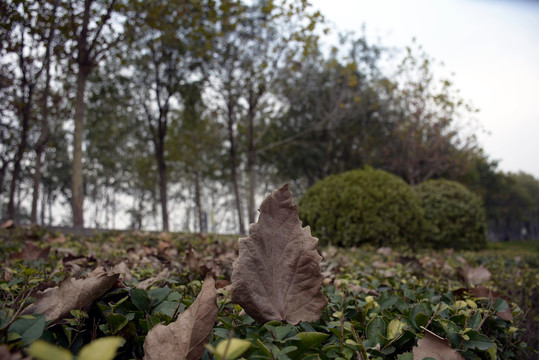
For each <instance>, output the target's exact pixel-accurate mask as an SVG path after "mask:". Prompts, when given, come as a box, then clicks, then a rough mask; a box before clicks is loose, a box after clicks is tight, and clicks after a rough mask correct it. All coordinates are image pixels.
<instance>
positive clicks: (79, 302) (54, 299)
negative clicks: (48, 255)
mask: <svg viewBox="0 0 539 360" xmlns="http://www.w3.org/2000/svg"><path fill="white" fill-rule="evenodd" d="M118 277H119V274H107V273H106V272H105V271H104V270H103V268H97V269H95V270H94V271H93V272H92V273H90V274H89V275H88V277H86V278H85V279H77V280H75V279H74V278H71V277H70V278H66V279H64V280H63V281H61V282H60V284H59V285H58V286H57V287H53V288H48V289H46V290H45V291H42V292H37V293H36V294H35V298H36V299H37V301H36V302H35V303H33V304H32V305H30V306H29V307H27V308H26V309H25V310H24V311H23V313H22V314H23V315H24V314H36V313H37V314H43V315H45V317H46V319H47V320H50V321H52V322H55V321H57V320H60V319H62V318H65V317H67V316H69V314H70V311H71V310H79V309H82V308H83V307H84V306H86V305H88V304H89V303H91V302H92V301H94V300H95V299H97V298H98V297H100V296H102V295H103V294H105V293H106V292H107V291H108V290H109V289H110V288H111V287H112V286H113V285H114V284H115V283H116V281H117V280H118Z"/></svg>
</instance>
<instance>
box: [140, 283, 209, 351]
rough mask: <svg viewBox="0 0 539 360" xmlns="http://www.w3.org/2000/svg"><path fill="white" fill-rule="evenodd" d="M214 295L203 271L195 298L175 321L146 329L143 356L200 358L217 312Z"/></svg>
mask: <svg viewBox="0 0 539 360" xmlns="http://www.w3.org/2000/svg"><path fill="white" fill-rule="evenodd" d="M216 298H217V291H216V289H215V281H214V280H213V277H212V276H211V274H207V275H206V279H205V280H204V283H203V284H202V289H201V290H200V293H199V294H198V296H197V298H196V299H195V301H194V302H193V304H191V306H189V307H188V308H187V310H185V311H184V312H183V313H181V314H180V316H178V319H177V320H176V321H175V322H173V323H171V324H169V325H166V326H165V325H162V324H157V325H156V326H154V327H153V328H152V329H151V330H150V331H149V332H148V335H147V336H146V340H145V341H144V359H145V360H152V359H159V360H167V359H177V360H183V359H188V360H198V359H200V358H201V357H202V355H203V354H204V351H205V350H206V347H205V346H206V343H207V342H208V338H209V337H210V336H211V334H212V330H213V325H214V323H215V320H216V319H217V313H218V312H219V309H218V308H217V302H216Z"/></svg>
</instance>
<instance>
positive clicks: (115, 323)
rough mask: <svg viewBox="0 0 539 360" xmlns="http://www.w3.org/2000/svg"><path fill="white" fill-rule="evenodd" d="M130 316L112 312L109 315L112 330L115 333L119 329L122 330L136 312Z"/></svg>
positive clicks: (108, 321)
mask: <svg viewBox="0 0 539 360" xmlns="http://www.w3.org/2000/svg"><path fill="white" fill-rule="evenodd" d="M130 315H131V316H130V318H131V319H129V318H128V317H126V316H124V315H122V314H110V315H109V316H107V324H108V325H109V329H110V330H111V331H112V333H113V334H116V333H117V332H118V331H120V330H121V329H122V328H123V327H124V326H125V325H127V323H128V322H129V320H133V318H134V314H133V313H131V314H130Z"/></svg>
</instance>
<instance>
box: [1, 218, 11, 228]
mask: <svg viewBox="0 0 539 360" xmlns="http://www.w3.org/2000/svg"><path fill="white" fill-rule="evenodd" d="M12 227H14V223H13V220H11V219H9V220H6V221H5V222H4V223H2V225H0V229H9V228H12Z"/></svg>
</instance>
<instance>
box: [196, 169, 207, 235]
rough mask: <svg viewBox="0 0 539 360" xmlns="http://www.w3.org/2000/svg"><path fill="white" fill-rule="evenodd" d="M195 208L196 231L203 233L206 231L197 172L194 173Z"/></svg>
mask: <svg viewBox="0 0 539 360" xmlns="http://www.w3.org/2000/svg"><path fill="white" fill-rule="evenodd" d="M194 175H195V207H196V213H197V218H198V231H199V232H201V233H202V232H204V231H205V230H206V229H204V219H203V215H202V199H201V194H200V174H199V171H198V170H196V171H195V174H194Z"/></svg>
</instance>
